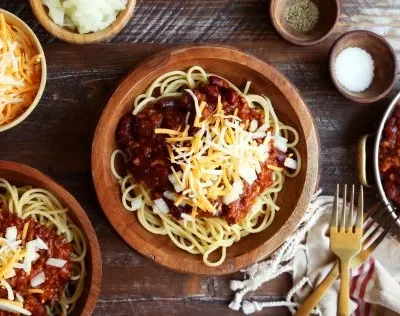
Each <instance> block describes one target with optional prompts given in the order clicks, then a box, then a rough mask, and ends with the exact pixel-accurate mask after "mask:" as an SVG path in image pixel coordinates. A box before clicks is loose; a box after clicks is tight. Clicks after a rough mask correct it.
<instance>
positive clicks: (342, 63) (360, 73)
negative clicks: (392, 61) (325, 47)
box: [334, 47, 375, 92]
mask: <svg viewBox="0 0 400 316" xmlns="http://www.w3.org/2000/svg"><path fill="white" fill-rule="evenodd" d="M374 68H375V65H374V60H373V58H372V56H371V55H370V54H369V53H368V52H367V51H365V50H364V49H362V48H359V47H348V48H346V49H344V50H343V51H342V52H340V54H339V55H338V56H337V58H336V60H335V65H334V69H335V75H336V79H337V80H338V81H339V83H340V84H341V85H342V86H343V88H345V89H346V90H348V91H350V92H363V91H365V90H366V89H367V88H368V87H369V86H370V85H371V83H372V80H373V78H374Z"/></svg>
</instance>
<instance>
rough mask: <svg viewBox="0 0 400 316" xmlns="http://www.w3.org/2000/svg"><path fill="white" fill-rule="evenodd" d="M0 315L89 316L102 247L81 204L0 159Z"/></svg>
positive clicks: (40, 176)
mask: <svg viewBox="0 0 400 316" xmlns="http://www.w3.org/2000/svg"><path fill="white" fill-rule="evenodd" d="M0 257H1V260H0V284H1V285H0V315H2V316H3V315H5V316H8V315H14V314H20V315H35V316H49V315H54V316H56V315H65V316H66V315H90V314H91V313H92V312H93V310H94V307H95V305H96V302H97V297H98V295H99V292H100V282H101V257H100V248H99V244H98V241H97V238H96V234H95V232H94V230H93V227H92V225H91V223H90V221H89V219H88V217H87V215H86V213H85V211H84V210H83V209H82V207H81V206H80V205H79V203H78V202H77V201H76V200H75V199H74V198H73V197H72V195H70V194H69V193H68V192H67V191H66V190H65V189H64V188H62V187H61V186H60V185H58V184H56V183H55V182H54V181H53V180H51V179H50V178H48V177H47V176H45V175H44V174H42V173H41V172H39V171H38V170H35V169H33V168H30V167H28V166H25V165H22V164H19V163H14V162H9V161H0Z"/></svg>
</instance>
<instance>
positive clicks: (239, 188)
mask: <svg viewBox="0 0 400 316" xmlns="http://www.w3.org/2000/svg"><path fill="white" fill-rule="evenodd" d="M242 193H243V182H242V180H240V179H237V180H235V181H234V182H233V184H232V191H231V192H229V193H228V194H226V195H225V196H224V199H223V203H224V204H225V205H228V204H231V203H232V202H234V201H236V200H237V199H239V198H240V195H241V194H242Z"/></svg>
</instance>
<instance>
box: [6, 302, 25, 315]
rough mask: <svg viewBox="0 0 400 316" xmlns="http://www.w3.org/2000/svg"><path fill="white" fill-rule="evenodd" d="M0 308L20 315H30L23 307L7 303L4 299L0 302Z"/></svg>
mask: <svg viewBox="0 0 400 316" xmlns="http://www.w3.org/2000/svg"><path fill="white" fill-rule="evenodd" d="M0 310H2V311H6V312H10V313H14V314H22V315H28V316H29V315H32V313H31V312H30V311H28V310H27V309H25V308H23V307H19V306H18V305H15V304H13V303H8V302H5V301H1V302H0Z"/></svg>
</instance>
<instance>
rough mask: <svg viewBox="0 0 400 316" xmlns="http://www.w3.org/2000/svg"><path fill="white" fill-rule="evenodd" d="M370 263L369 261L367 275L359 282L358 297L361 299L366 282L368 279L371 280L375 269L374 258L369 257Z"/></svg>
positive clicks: (365, 288)
mask: <svg viewBox="0 0 400 316" xmlns="http://www.w3.org/2000/svg"><path fill="white" fill-rule="evenodd" d="M370 263H371V265H370V268H369V271H368V274H367V277H366V278H365V279H364V281H363V283H362V284H361V289H360V299H362V300H363V299H364V296H365V291H366V290H367V286H368V283H369V281H371V279H372V276H373V274H374V271H375V260H374V259H372V258H371V259H370Z"/></svg>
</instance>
